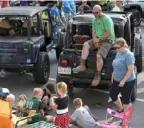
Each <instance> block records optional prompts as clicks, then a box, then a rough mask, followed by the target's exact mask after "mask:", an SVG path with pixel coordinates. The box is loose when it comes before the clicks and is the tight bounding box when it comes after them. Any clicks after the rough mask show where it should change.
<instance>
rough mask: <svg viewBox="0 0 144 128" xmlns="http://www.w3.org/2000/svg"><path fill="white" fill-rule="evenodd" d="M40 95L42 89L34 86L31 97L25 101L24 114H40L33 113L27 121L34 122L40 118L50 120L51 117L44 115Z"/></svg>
mask: <svg viewBox="0 0 144 128" xmlns="http://www.w3.org/2000/svg"><path fill="white" fill-rule="evenodd" d="M42 95H43V90H42V89H41V88H34V90H33V97H32V98H30V99H28V101H27V102H26V114H27V115H26V116H28V115H34V114H36V113H40V115H35V116H33V117H32V118H29V120H28V122H29V123H35V122H38V121H40V120H44V121H51V120H52V119H53V117H51V116H44V110H43V103H42V101H41V99H42Z"/></svg>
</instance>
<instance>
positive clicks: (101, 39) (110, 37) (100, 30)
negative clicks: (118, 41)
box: [73, 5, 115, 86]
mask: <svg viewBox="0 0 144 128" xmlns="http://www.w3.org/2000/svg"><path fill="white" fill-rule="evenodd" d="M93 14H94V16H95V18H94V19H93V21H92V39H91V40H89V41H87V42H85V43H84V44H83V49H82V53H81V63H80V65H79V66H78V67H76V68H74V69H73V72H81V71H84V70H86V59H87V57H88V55H89V50H94V49H98V51H97V54H96V60H97V61H96V69H97V71H96V73H95V76H94V79H93V81H92V84H91V86H97V85H98V84H99V82H100V80H101V70H102V67H103V59H105V58H106V56H107V54H108V52H109V50H110V49H111V48H112V46H113V43H114V40H115V34H114V24H113V21H112V19H111V18H110V17H109V16H108V15H106V14H104V13H103V12H102V8H101V6H99V5H95V6H94V7H93Z"/></svg>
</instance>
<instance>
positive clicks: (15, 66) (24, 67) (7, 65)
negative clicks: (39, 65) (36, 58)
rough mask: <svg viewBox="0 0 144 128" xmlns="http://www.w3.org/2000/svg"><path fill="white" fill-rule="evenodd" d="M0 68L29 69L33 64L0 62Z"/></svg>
mask: <svg viewBox="0 0 144 128" xmlns="http://www.w3.org/2000/svg"><path fill="white" fill-rule="evenodd" d="M0 68H1V69H5V70H22V69H23V70H31V69H33V68H34V64H0Z"/></svg>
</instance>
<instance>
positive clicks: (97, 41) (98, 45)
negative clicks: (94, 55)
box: [93, 39, 100, 48]
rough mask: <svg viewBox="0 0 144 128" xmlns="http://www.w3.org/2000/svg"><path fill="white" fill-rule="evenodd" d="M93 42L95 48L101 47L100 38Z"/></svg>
mask: <svg viewBox="0 0 144 128" xmlns="http://www.w3.org/2000/svg"><path fill="white" fill-rule="evenodd" d="M93 43H94V46H95V48H99V47H100V41H99V39H95V40H93Z"/></svg>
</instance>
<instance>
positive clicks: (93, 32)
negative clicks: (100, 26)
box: [92, 30, 97, 42]
mask: <svg viewBox="0 0 144 128" xmlns="http://www.w3.org/2000/svg"><path fill="white" fill-rule="evenodd" d="M92 38H93V42H94V41H95V40H96V39H97V38H96V31H95V30H92Z"/></svg>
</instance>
